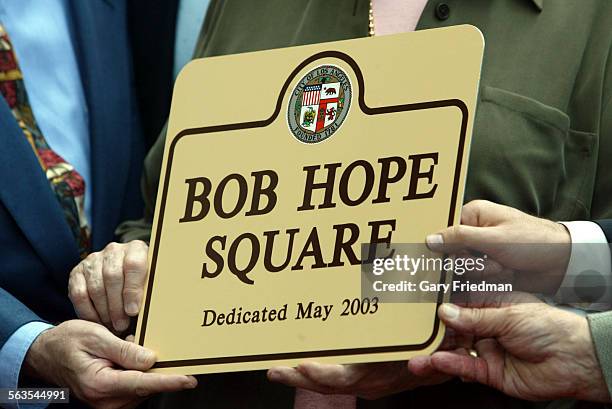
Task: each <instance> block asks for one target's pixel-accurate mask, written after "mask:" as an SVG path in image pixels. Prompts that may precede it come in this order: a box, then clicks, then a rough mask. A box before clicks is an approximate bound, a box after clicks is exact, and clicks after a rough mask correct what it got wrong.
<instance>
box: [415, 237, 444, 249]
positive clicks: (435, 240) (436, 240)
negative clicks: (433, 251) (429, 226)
mask: <svg viewBox="0 0 612 409" xmlns="http://www.w3.org/2000/svg"><path fill="white" fill-rule="evenodd" d="M421 237H422V236H421ZM425 241H426V242H427V244H428V245H429V246H434V247H435V246H440V245H442V244H444V237H442V235H441V234H430V235H429V236H427V237H426V238H425Z"/></svg>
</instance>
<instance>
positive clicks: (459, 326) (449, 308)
mask: <svg viewBox="0 0 612 409" xmlns="http://www.w3.org/2000/svg"><path fill="white" fill-rule="evenodd" d="M438 316H439V317H440V319H442V321H444V323H445V324H446V325H447V326H448V327H450V328H452V329H454V330H455V331H457V332H459V333H463V334H472V335H477V336H480V337H493V338H495V337H498V336H500V335H502V332H503V330H504V327H505V320H504V314H503V311H501V310H500V309H499V308H462V307H458V306H456V305H454V304H442V305H441V306H440V307H439V308H438Z"/></svg>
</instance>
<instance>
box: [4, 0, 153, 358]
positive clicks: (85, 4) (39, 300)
mask: <svg viewBox="0 0 612 409" xmlns="http://www.w3.org/2000/svg"><path fill="white" fill-rule="evenodd" d="M126 1H127V0H84V1H81V0H78V1H70V2H69V4H70V8H71V10H70V11H71V30H72V36H73V40H74V42H75V49H76V54H77V61H78V64H79V70H80V74H81V79H82V82H83V87H84V91H85V98H86V101H87V107H88V111H89V127H90V138H91V158H90V160H91V169H92V176H91V178H92V180H91V181H90V182H89V183H92V187H93V198H92V199H93V201H92V203H93V207H92V214H93V216H92V218H93V230H92V242H93V250H94V251H97V250H99V249H101V248H103V247H104V246H105V245H106V244H107V243H108V242H110V241H112V240H113V238H114V230H115V228H116V226H117V225H118V224H119V223H120V222H121V221H123V220H127V219H134V218H139V217H141V216H142V199H141V195H140V189H139V184H138V183H139V178H140V173H141V169H142V161H143V156H144V143H143V138H142V135H141V133H140V128H139V124H138V117H137V114H136V102H135V98H134V93H133V91H132V86H133V78H132V68H131V62H130V61H131V54H130V49H129V41H128V38H127V24H126ZM50 69H51V68H50ZM39 86H44V84H40V85H39ZM0 175H1V176H0V287H1V288H2V289H3V290H5V291H3V290H0V346H1V345H2V344H3V343H4V342H5V341H6V339H8V337H9V336H10V335H11V334H12V333H13V332H14V331H15V330H16V329H17V328H19V327H20V326H21V325H23V324H25V323H27V322H29V321H33V320H39V319H43V320H46V321H49V322H52V323H53V322H60V321H64V320H67V319H71V318H74V315H75V314H74V310H73V308H72V304H71V303H70V301H69V299H68V297H67V286H68V276H69V273H70V270H71V269H72V268H73V267H74V266H75V265H76V264H77V263H78V262H79V261H80V260H79V254H78V250H77V245H76V242H75V240H74V238H73V236H72V234H71V232H70V229H69V227H68V224H67V223H66V220H65V218H64V215H63V213H62V210H61V208H60V205H59V202H58V200H57V199H56V197H55V195H54V193H53V192H52V190H51V188H50V185H49V182H48V181H47V179H46V177H45V174H44V173H43V171H42V169H41V167H40V165H39V164H38V162H37V160H36V157H35V156H34V154H33V152H32V148H31V147H30V146H29V145H28V143H27V141H26V138H25V137H24V135H23V133H22V131H21V130H20V128H19V126H18V125H17V123H16V121H15V119H14V118H13V115H12V114H11V112H10V110H9V108H8V106H7V104H6V102H5V101H4V98H0ZM11 295H12V296H11Z"/></svg>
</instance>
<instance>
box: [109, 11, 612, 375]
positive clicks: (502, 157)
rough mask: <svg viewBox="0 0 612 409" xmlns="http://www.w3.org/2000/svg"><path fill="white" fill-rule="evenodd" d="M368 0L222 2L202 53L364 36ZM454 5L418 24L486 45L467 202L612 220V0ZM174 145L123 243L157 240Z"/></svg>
mask: <svg viewBox="0 0 612 409" xmlns="http://www.w3.org/2000/svg"><path fill="white" fill-rule="evenodd" d="M369 3H370V1H369V0H257V1H245V0H212V1H211V4H210V7H209V11H208V13H207V16H206V20H205V23H204V26H203V29H202V32H201V35H200V41H199V43H198V46H197V50H196V53H195V56H196V57H207V56H216V55H224V54H233V53H241V52H247V51H256V50H263V49H270V48H278V47H288V46H294V45H302V44H311V43H318V42H326V41H332V40H341V39H349V38H357V37H364V36H367V32H368V11H369ZM444 3H446V4H447V5H448V7H449V13H442V12H441V10H440V8H439V2H437V1H429V3H428V4H427V6H426V7H425V10H424V12H423V14H422V16H421V19H420V21H419V23H418V26H417V29H418V30H422V29H429V28H436V27H444V26H450V25H456V24H472V25H475V26H476V27H478V28H479V29H480V30H481V31H482V32H483V34H484V37H485V42H486V46H485V56H484V63H483V69H482V80H481V89H480V100H479V103H478V109H477V115H476V119H475V125H474V136H473V141H472V148H471V149H472V150H471V157H470V164H469V170H468V178H467V187H466V195H465V198H466V200H468V201H469V200H472V199H477V198H481V199H488V200H492V201H494V202H498V203H504V204H507V205H510V206H512V207H515V208H518V209H521V210H523V211H526V212H529V213H531V214H534V215H539V216H542V217H547V218H550V219H553V220H576V219H587V220H588V219H597V218H612V171H611V170H610V165H611V164H612V54H611V53H610V48H611V47H610V46H611V43H612V1H609V0H447V1H445V2H444ZM450 69H452V67H450V66H449V70H450ZM407 92H409V91H407ZM163 144H164V138H163V135H162V137H160V138H159V139H158V141H157V143H156V144H155V146H154V147H153V148H152V150H151V152H150V153H149V155H148V157H147V159H146V164H145V168H146V169H145V174H144V178H143V191H144V196H145V197H144V198H145V201H146V203H147V210H146V215H145V219H144V220H141V221H138V222H132V223H127V224H125V225H123V226H122V227H121V228H120V229H119V232H120V233H121V234H122V235H123V239H124V240H129V239H134V238H144V239H147V238H148V236H149V233H150V223H151V220H152V215H153V209H154V206H155V198H156V192H157V185H158V182H159V173H160V166H161V161H162V154H163ZM607 348H609V350H610V351H611V354H612V345H609V346H607ZM606 369H607V370H610V371H612V367H610V368H606ZM608 379H610V377H608Z"/></svg>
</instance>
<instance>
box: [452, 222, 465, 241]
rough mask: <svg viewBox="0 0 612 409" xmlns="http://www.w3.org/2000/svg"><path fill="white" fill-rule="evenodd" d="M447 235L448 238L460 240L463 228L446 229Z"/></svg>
mask: <svg viewBox="0 0 612 409" xmlns="http://www.w3.org/2000/svg"><path fill="white" fill-rule="evenodd" d="M448 233H449V236H450V237H453V238H455V239H460V238H461V237H462V236H463V226H461V225H455V226H451V227H449V228H448Z"/></svg>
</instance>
